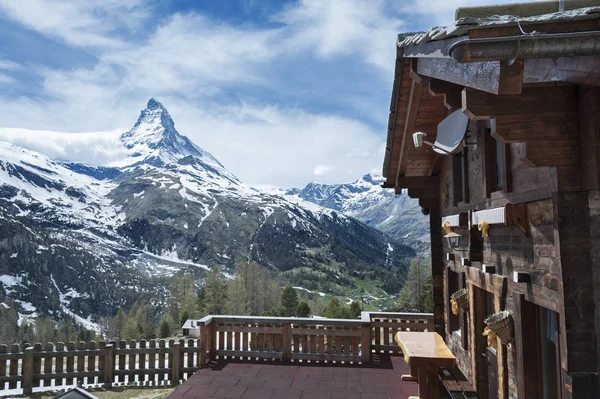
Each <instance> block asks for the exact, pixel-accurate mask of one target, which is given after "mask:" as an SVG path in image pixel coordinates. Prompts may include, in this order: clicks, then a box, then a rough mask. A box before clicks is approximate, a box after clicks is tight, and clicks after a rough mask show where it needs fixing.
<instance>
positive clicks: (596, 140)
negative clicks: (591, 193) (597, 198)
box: [578, 86, 600, 190]
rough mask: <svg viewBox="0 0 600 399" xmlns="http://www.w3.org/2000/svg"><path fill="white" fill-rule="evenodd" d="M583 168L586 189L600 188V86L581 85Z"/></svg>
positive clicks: (580, 108)
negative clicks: (599, 111)
mask: <svg viewBox="0 0 600 399" xmlns="http://www.w3.org/2000/svg"><path fill="white" fill-rule="evenodd" d="M578 94H579V131H580V132H581V170H582V172H583V179H582V180H583V184H584V188H585V190H597V189H598V188H600V115H598V109H600V88H598V87H591V86H581V87H579V93H578Z"/></svg>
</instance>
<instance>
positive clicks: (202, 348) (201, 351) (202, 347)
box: [198, 326, 210, 367]
mask: <svg viewBox="0 0 600 399" xmlns="http://www.w3.org/2000/svg"><path fill="white" fill-rule="evenodd" d="M207 332H210V331H207V327H206V326H200V339H199V342H198V367H204V365H205V364H206V349H207V347H206V346H207V345H206V344H207V343H208V342H206V341H207V339H206V337H207V336H208V334H207Z"/></svg>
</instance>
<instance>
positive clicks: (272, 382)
mask: <svg viewBox="0 0 600 399" xmlns="http://www.w3.org/2000/svg"><path fill="white" fill-rule="evenodd" d="M372 360H373V364H370V365H364V366H362V365H343V364H331V365H328V364H317V363H312V364H311V363H304V364H303V363H300V364H298V363H282V362H250V361H240V360H217V361H214V362H211V363H210V364H209V365H208V366H207V367H205V368H203V369H200V370H198V371H197V372H196V373H195V374H194V375H193V376H191V377H190V378H189V379H188V380H187V381H185V382H184V383H183V384H182V385H181V386H179V387H178V388H177V389H176V390H175V391H174V392H173V393H172V394H171V395H169V398H173V399H180V398H189V399H191V398H248V399H279V398H282V399H298V398H302V399H307V398H308V399H321V398H325V399H337V398H340V399H384V398H386V399H387V398H398V399H406V398H408V397H409V396H412V395H416V394H417V384H416V383H415V382H404V381H401V379H400V376H401V375H402V374H408V373H409V369H408V366H407V365H406V363H404V359H403V358H402V357H401V356H389V355H376V354H373V357H372Z"/></svg>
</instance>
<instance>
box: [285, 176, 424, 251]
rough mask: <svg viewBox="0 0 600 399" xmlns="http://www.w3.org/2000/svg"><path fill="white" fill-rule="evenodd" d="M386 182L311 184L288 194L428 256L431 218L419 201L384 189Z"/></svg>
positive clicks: (375, 178) (379, 178) (370, 179)
mask: <svg viewBox="0 0 600 399" xmlns="http://www.w3.org/2000/svg"><path fill="white" fill-rule="evenodd" d="M383 182H384V178H383V176H381V175H378V174H374V173H369V174H366V175H364V176H363V177H361V178H360V179H358V180H356V181H354V182H351V183H343V184H323V183H318V182H311V183H309V184H307V185H306V186H305V187H304V188H302V189H298V188H293V189H290V190H286V194H288V195H292V196H296V197H298V198H301V199H303V200H305V201H310V202H312V203H315V204H317V205H320V206H322V207H325V208H329V209H333V210H335V211H338V212H341V213H343V214H345V215H347V216H351V217H354V218H356V219H358V220H360V221H361V222H363V223H365V224H367V225H369V226H371V227H374V228H376V229H377V230H379V231H382V232H384V233H386V234H387V235H389V236H391V237H394V238H396V239H397V240H400V241H402V243H404V244H407V245H410V246H411V247H412V248H414V249H415V250H416V251H417V252H419V253H423V255H424V256H428V253H427V252H428V250H429V218H428V217H427V216H426V215H424V214H423V213H422V212H421V207H420V206H419V203H418V201H417V200H415V199H413V198H410V197H409V196H408V194H407V193H405V192H403V193H402V194H399V195H396V194H395V193H394V191H393V190H384V189H382V188H381V185H382V184H383Z"/></svg>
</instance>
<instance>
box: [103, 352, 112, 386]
mask: <svg viewBox="0 0 600 399" xmlns="http://www.w3.org/2000/svg"><path fill="white" fill-rule="evenodd" d="M114 378H115V346H114V344H113V343H112V342H111V343H110V344H108V345H106V352H104V388H110V387H112V383H113V380H114Z"/></svg>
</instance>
